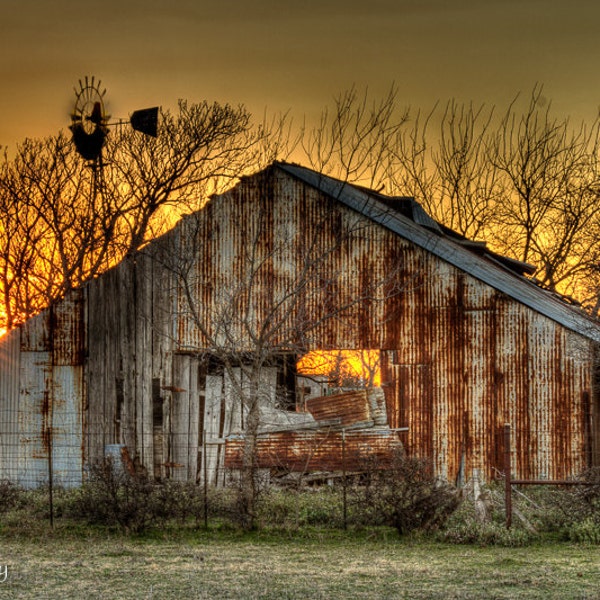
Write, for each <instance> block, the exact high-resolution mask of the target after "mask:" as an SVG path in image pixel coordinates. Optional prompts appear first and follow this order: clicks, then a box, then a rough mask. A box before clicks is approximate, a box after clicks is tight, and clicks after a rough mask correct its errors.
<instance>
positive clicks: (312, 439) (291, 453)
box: [225, 429, 402, 473]
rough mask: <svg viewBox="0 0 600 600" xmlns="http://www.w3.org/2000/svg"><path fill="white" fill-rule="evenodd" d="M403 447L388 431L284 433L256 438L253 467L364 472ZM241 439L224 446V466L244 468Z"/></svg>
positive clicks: (380, 463) (394, 433)
mask: <svg viewBox="0 0 600 600" xmlns="http://www.w3.org/2000/svg"><path fill="white" fill-rule="evenodd" d="M401 447H402V445H401V443H400V440H399V438H398V435H397V433H396V432H394V431H390V430H389V429H381V430H377V429H370V430H369V429H367V430H360V431H346V432H342V431H340V430H335V431H334V430H329V431H327V430H321V431H285V432H278V433H270V434H267V435H262V436H260V437H259V438H258V442H257V452H256V466H257V467H259V468H263V469H277V470H281V471H284V472H288V471H293V472H300V473H311V472H316V471H318V472H340V471H343V470H346V471H365V470H367V469H368V468H372V467H373V466H374V465H377V466H378V467H381V468H383V467H385V466H388V465H389V463H390V459H391V457H392V455H393V453H394V451H396V450H398V449H400V448H401ZM243 449H244V438H243V437H241V436H239V437H237V436H236V437H229V438H227V440H226V443H225V467H226V468H230V469H241V468H242V467H243Z"/></svg>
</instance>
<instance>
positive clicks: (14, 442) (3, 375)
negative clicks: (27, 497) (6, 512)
mask: <svg viewBox="0 0 600 600" xmlns="http://www.w3.org/2000/svg"><path fill="white" fill-rule="evenodd" d="M20 346H21V332H20V331H19V330H13V331H11V332H9V333H7V334H6V335H5V336H4V337H3V338H2V339H1V340H0V480H1V479H7V480H9V481H16V470H17V464H18V456H19V429H18V427H19V421H18V411H19V388H20V383H19V379H20V371H21V362H20Z"/></svg>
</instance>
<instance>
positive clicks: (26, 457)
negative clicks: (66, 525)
mask: <svg viewBox="0 0 600 600" xmlns="http://www.w3.org/2000/svg"><path fill="white" fill-rule="evenodd" d="M82 318H83V303H82V294H81V291H73V292H71V293H70V294H69V295H68V296H67V297H66V298H65V299H63V300H62V301H61V302H60V303H56V304H55V305H54V306H53V307H52V308H51V309H49V310H47V311H44V312H43V313H41V314H39V315H37V316H36V317H34V318H32V319H30V320H29V321H28V322H27V323H26V324H25V325H23V326H22V327H21V328H19V329H15V330H14V331H12V332H10V333H9V334H8V335H7V336H6V337H5V338H3V340H2V342H1V343H0V407H1V410H0V478H2V479H8V480H10V481H13V482H15V483H19V484H20V485H23V486H25V487H35V486H37V485H40V484H43V483H46V482H47V481H49V479H50V477H52V480H53V483H54V484H55V485H61V486H65V487H70V486H76V485H79V484H80V483H81V481H82V477H83V468H84V453H83V427H84V414H83V403H82V402H83V389H84V388H83V386H84V377H83V354H82V352H81V348H82V345H81V337H80V336H81V332H82V331H83V329H82Z"/></svg>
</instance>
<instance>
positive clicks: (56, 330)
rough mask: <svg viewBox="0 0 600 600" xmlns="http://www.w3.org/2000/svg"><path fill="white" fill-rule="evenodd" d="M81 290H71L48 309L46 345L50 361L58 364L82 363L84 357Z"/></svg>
mask: <svg viewBox="0 0 600 600" xmlns="http://www.w3.org/2000/svg"><path fill="white" fill-rule="evenodd" d="M82 296H83V290H81V289H79V290H72V291H71V292H69V294H68V295H67V296H66V297H65V298H63V299H62V300H61V301H60V302H56V303H55V304H53V305H52V307H51V308H50V309H49V310H48V313H49V314H48V320H49V323H48V328H49V331H48V335H49V340H48V345H49V347H51V348H52V363H53V364H54V365H58V366H64V365H82V364H83V359H84V354H85V350H84V339H83V337H84V335H85V330H84V328H83V323H82V319H83V305H82V304H83V303H82Z"/></svg>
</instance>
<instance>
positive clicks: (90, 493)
mask: <svg viewBox="0 0 600 600" xmlns="http://www.w3.org/2000/svg"><path fill="white" fill-rule="evenodd" d="M159 506H160V505H159V503H158V495H157V494H156V493H155V486H154V485H153V484H152V483H151V482H150V481H149V480H148V478H147V477H146V476H144V475H143V474H137V473H136V474H129V473H128V472H126V471H125V470H124V469H123V468H119V467H117V466H116V465H114V463H113V460H112V458H110V457H109V458H106V459H105V460H104V461H102V462H101V463H99V464H98V465H96V466H95V467H93V468H92V470H91V476H90V480H89V481H88V482H87V483H85V484H84V485H83V486H82V487H81V489H80V490H79V494H78V498H77V500H76V502H75V506H74V512H75V516H79V517H84V518H86V519H87V520H88V522H89V523H91V524H98V525H110V526H114V525H118V526H119V527H121V528H122V529H123V530H124V531H125V532H127V533H129V532H132V533H141V532H142V531H144V530H145V529H147V528H148V526H150V525H151V524H152V523H153V522H155V521H156V520H157V519H158V518H159V517H160V516H161V513H160V510H159Z"/></svg>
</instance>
